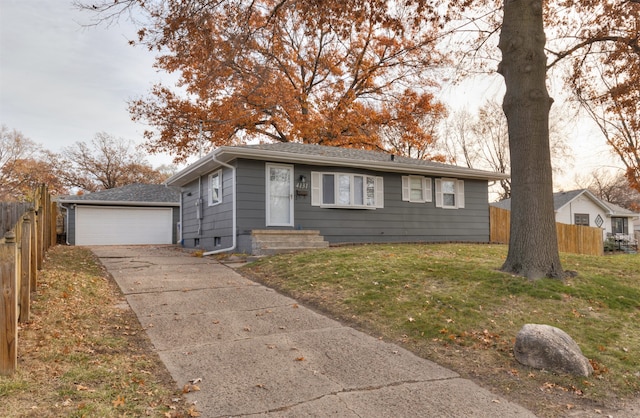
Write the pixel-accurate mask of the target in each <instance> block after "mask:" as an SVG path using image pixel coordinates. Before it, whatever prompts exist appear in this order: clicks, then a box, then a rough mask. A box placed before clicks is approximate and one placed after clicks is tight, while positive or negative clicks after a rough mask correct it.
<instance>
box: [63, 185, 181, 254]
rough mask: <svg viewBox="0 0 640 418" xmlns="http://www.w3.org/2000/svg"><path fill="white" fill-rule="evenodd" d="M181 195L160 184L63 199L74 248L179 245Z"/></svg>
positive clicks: (68, 236)
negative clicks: (76, 246) (177, 242)
mask: <svg viewBox="0 0 640 418" xmlns="http://www.w3.org/2000/svg"><path fill="white" fill-rule="evenodd" d="M179 198H180V194H179V192H178V191H176V190H175V189H172V188H169V187H167V186H164V185H156V184H131V185H128V186H123V187H119V188H115V189H109V190H104V191H100V192H95V193H89V194H86V195H82V196H68V197H66V198H61V199H60V201H59V203H60V205H61V207H62V208H63V210H64V209H66V217H65V218H66V219H65V221H66V222H65V224H66V242H67V243H68V244H71V245H134V244H175V243H176V236H177V225H178V219H179V210H178V208H179V205H180V203H179Z"/></svg>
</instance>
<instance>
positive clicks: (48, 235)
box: [0, 185, 57, 375]
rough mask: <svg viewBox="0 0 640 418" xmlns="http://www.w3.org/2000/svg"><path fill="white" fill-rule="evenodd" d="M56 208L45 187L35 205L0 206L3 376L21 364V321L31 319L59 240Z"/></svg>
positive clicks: (0, 364) (0, 365)
mask: <svg viewBox="0 0 640 418" xmlns="http://www.w3.org/2000/svg"><path fill="white" fill-rule="evenodd" d="M56 214H57V211H56V205H55V203H53V202H52V201H51V196H50V195H49V193H48V190H47V187H46V186H44V185H43V186H40V187H39V188H38V190H37V192H36V194H35V199H34V202H29V203H0V233H2V235H1V236H0V289H1V291H2V294H1V295H0V374H1V375H12V374H13V373H14V372H15V370H16V368H17V364H18V322H27V321H29V319H30V309H31V296H32V292H34V291H35V290H36V286H37V272H38V270H40V269H41V268H42V263H43V260H44V253H45V251H46V250H47V249H48V248H49V247H51V245H53V244H54V243H55V241H56Z"/></svg>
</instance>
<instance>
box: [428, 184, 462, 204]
mask: <svg viewBox="0 0 640 418" xmlns="http://www.w3.org/2000/svg"><path fill="white" fill-rule="evenodd" d="M443 181H453V182H454V185H455V188H456V193H455V201H456V204H455V205H453V206H445V205H444V199H443V198H442V195H443V193H442V182H443ZM435 186H436V187H435V188H436V207H437V208H442V209H464V180H457V179H451V178H441V179H435Z"/></svg>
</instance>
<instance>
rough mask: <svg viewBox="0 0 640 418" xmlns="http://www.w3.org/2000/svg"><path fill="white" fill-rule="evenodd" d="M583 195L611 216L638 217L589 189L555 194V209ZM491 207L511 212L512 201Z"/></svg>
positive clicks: (503, 201)
mask: <svg viewBox="0 0 640 418" xmlns="http://www.w3.org/2000/svg"><path fill="white" fill-rule="evenodd" d="M582 194H584V195H586V196H588V197H589V198H591V200H592V201H593V202H594V203H596V204H597V205H599V206H600V207H602V209H604V210H605V211H607V212H609V214H610V215H614V216H623V217H630V216H637V215H638V214H637V213H634V212H631V211H630V210H627V209H625V208H622V207H620V206H617V205H614V204H613V203H609V202H604V201H603V200H601V199H598V198H597V197H596V196H594V195H593V193H591V192H590V191H588V190H587V189H578V190H570V191H568V192H558V193H554V194H553V209H554V210H555V211H556V212H557V211H559V210H560V209H561V208H562V207H563V206H565V205H567V204H568V203H569V202H571V201H573V200H574V199H575V198H577V197H578V196H580V195H582ZM491 206H495V207H497V208H501V209H506V210H511V199H504V200H501V201H499V202H494V203H491Z"/></svg>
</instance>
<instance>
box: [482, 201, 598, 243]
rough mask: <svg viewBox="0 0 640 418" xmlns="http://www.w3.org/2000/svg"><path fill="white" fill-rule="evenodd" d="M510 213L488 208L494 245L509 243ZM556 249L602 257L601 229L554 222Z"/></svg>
mask: <svg viewBox="0 0 640 418" xmlns="http://www.w3.org/2000/svg"><path fill="white" fill-rule="evenodd" d="M510 219H511V212H510V211H508V210H506V209H501V208H496V207H494V206H489V224H490V240H491V242H494V243H501V244H506V243H508V242H509V228H510V227H509V222H510ZM556 231H557V235H558V249H559V250H560V252H565V253H574V254H586V255H603V254H604V243H603V241H602V229H600V228H592V227H589V226H580V225H568V224H561V223H557V222H556Z"/></svg>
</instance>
